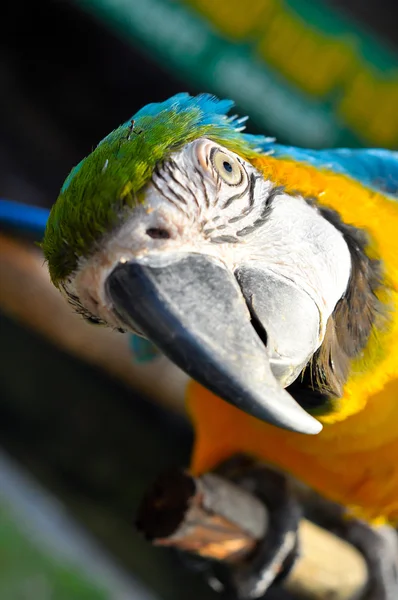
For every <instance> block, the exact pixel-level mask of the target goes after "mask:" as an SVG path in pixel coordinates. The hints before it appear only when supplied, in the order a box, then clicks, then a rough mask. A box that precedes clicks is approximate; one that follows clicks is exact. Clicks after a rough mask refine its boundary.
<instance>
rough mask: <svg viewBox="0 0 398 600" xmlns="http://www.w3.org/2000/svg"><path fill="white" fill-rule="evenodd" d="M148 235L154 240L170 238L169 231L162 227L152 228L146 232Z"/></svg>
mask: <svg viewBox="0 0 398 600" xmlns="http://www.w3.org/2000/svg"><path fill="white" fill-rule="evenodd" d="M146 234H147V235H149V237H151V238H152V239H154V240H168V239H169V238H170V233H169V232H168V231H167V229H161V228H160V227H150V228H149V229H147V230H146Z"/></svg>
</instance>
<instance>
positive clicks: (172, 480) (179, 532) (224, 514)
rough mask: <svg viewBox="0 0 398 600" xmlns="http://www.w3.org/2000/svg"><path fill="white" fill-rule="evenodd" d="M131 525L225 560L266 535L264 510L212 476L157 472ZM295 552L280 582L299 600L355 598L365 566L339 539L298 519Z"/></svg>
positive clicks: (239, 557) (161, 541)
mask: <svg viewBox="0 0 398 600" xmlns="http://www.w3.org/2000/svg"><path fill="white" fill-rule="evenodd" d="M137 527H138V529H139V530H140V531H141V532H142V533H144V535H145V536H146V537H147V538H148V539H149V540H150V541H151V542H152V543H153V544H155V545H158V546H171V547H174V548H177V549H179V550H184V551H188V552H190V553H193V554H196V555H200V556H202V557H206V558H209V559H213V560H217V561H221V562H224V563H229V564H235V565H237V564H239V563H240V562H241V561H244V559H245V558H247V557H248V556H250V555H251V554H252V553H253V551H254V550H255V548H256V545H257V543H258V542H259V540H260V539H262V538H263V537H264V536H266V535H267V530H268V513H267V509H266V507H265V505H264V504H263V503H262V502H260V501H259V500H258V499H257V498H256V497H255V496H253V495H252V494H250V493H248V492H246V491H245V490H243V489H242V488H240V487H239V486H237V485H236V484H234V483H232V482H229V481H227V480H225V479H224V478H222V477H219V476H218V475H214V474H211V473H207V474H205V475H203V476H202V477H200V478H193V477H192V476H191V475H189V474H187V473H170V474H166V475H162V476H161V477H160V478H159V479H158V480H157V481H156V482H155V484H154V486H153V488H152V489H151V490H150V491H149V492H148V494H147V495H146V497H145V498H144V500H143V502H142V504H141V507H140V510H139V514H138V518H137ZM299 537H300V544H301V551H300V555H299V557H298V559H297V560H296V562H295V565H294V567H293V569H292V571H291V572H290V574H289V575H288V577H287V579H286V580H285V581H284V583H283V585H284V587H285V589H287V590H288V591H289V592H291V593H292V594H294V596H295V597H297V598H299V599H302V600H354V599H357V600H358V599H360V598H361V597H362V594H363V593H364V591H365V589H366V586H367V581H368V574H367V567H366V563H365V560H364V559H363V557H362V556H361V555H360V553H359V552H358V551H357V550H356V549H354V548H353V547H352V546H350V545H349V544H348V543H346V542H345V541H343V540H341V539H340V538H338V537H336V536H335V535H333V534H331V533H329V532H326V531H325V530H323V529H321V528H319V527H317V526H316V525H315V524H313V523H311V522H310V521H307V520H305V519H303V520H302V521H301V524H300V528H299Z"/></svg>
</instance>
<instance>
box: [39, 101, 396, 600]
mask: <svg viewBox="0 0 398 600" xmlns="http://www.w3.org/2000/svg"><path fill="white" fill-rule="evenodd" d="M232 106H233V103H232V102H230V101H229V100H217V99H216V98H214V97H213V96H210V95H206V94H203V95H199V96H197V97H191V96H189V95H188V94H178V95H177V96H174V97H172V98H170V99H169V100H167V101H165V102H163V103H159V104H150V105H148V106H146V107H144V108H143V109H141V110H140V111H139V112H138V113H137V114H136V115H135V116H134V117H133V119H132V120H131V121H128V122H127V123H125V124H123V125H122V126H120V127H119V128H118V129H116V130H115V131H113V132H112V133H111V134H109V135H108V136H107V137H106V138H105V139H104V140H102V141H101V142H100V144H99V145H98V146H97V148H96V149H95V150H94V151H93V152H92V153H91V154H90V155H89V156H88V157H87V158H85V159H84V160H83V161H82V162H81V163H80V164H79V165H77V167H75V168H74V169H73V170H72V171H71V173H70V175H69V176H68V178H67V179H66V181H65V183H64V185H63V188H62V190H61V193H60V196H59V198H58V200H57V202H56V203H55V205H54V207H53V209H52V211H51V215H50V218H49V220H48V225H47V229H46V234H45V237H44V242H43V246H42V247H43V251H44V254H45V257H46V260H47V262H48V266H49V270H50V275H51V279H52V281H53V283H54V285H55V286H56V287H57V288H58V289H59V290H60V291H61V293H62V294H63V295H64V296H65V298H66V299H67V300H68V301H69V302H70V303H71V305H72V306H73V308H74V309H75V310H77V311H78V312H80V313H81V314H82V315H83V317H84V318H87V319H89V320H90V321H97V322H101V323H105V324H108V325H109V326H111V327H114V328H118V329H122V330H125V331H129V332H132V333H137V334H139V335H142V336H144V337H146V338H148V339H149V340H151V341H152V342H153V343H154V344H155V345H156V346H157V347H158V348H160V350H161V351H163V352H164V353H165V354H166V355H167V356H169V358H171V359H172V360H173V361H174V362H175V363H176V364H177V365H179V366H180V367H181V368H182V369H183V370H185V371H186V372H187V373H188V374H189V375H190V376H191V377H192V382H191V383H190V385H189V388H188V390H187V400H188V408H189V412H190V414H191V416H192V420H193V424H194V427H195V433H196V442H195V448H194V452H193V456H192V464H191V469H192V471H193V473H195V474H200V473H202V472H204V471H207V470H209V469H212V468H213V467H215V465H217V464H218V463H220V461H223V460H224V459H227V458H228V457H230V456H232V455H233V454H235V453H239V452H245V453H248V454H250V455H253V456H255V457H258V458H260V459H262V460H264V461H266V462H267V463H269V464H271V465H273V466H274V467H277V468H279V469H281V470H283V471H284V472H286V473H289V474H290V475H292V476H294V477H295V478H297V479H299V480H301V481H303V482H305V483H306V484H307V485H308V486H310V487H311V488H313V489H314V490H316V491H317V492H319V493H320V494H321V495H323V496H324V497H325V498H327V499H329V500H332V501H334V502H337V503H339V504H341V505H344V506H345V507H347V508H348V509H349V510H350V512H351V513H352V514H354V515H357V516H359V517H361V518H364V519H366V520H368V521H371V522H372V521H377V520H379V521H380V520H384V521H386V522H389V523H395V522H397V521H398V461H397V456H398V202H397V196H398V153H397V152H392V151H387V150H381V149H367V150H349V149H334V150H305V149H300V148H295V147H288V146H282V145H279V144H277V143H275V142H274V140H272V139H270V138H267V137H263V136H254V135H248V134H245V133H243V129H244V126H243V122H244V119H240V118H238V117H236V116H233V117H229V116H227V113H228V111H229V110H230V109H231V107H232ZM395 590H398V588H395ZM394 593H395V592H394ZM397 594H398V592H397ZM385 597H386V598H387V597H390V596H387V595H386V596H385ZM391 597H392V596H391ZM394 597H395V596H394ZM397 597H398V596H397Z"/></svg>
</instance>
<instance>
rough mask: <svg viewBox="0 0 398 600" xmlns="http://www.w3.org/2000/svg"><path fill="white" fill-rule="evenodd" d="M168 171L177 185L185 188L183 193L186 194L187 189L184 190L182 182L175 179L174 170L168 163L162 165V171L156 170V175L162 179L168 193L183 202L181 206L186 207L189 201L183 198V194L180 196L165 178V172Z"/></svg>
mask: <svg viewBox="0 0 398 600" xmlns="http://www.w3.org/2000/svg"><path fill="white" fill-rule="evenodd" d="M165 170H167V172H168V174H169V176H170V178H171V179H172V180H173V181H174V182H175V183H177V185H180V187H182V188H183V191H184V192H186V191H187V190H186V188H184V187H183V186H181V184H180V182H179V181H178V180H177V179H176V178H175V175H174V173H173V172H172V170H171V169H170V167H169V164H168V163H167V162H166V163H164V164H163V165H162V169H158V168H157V167H156V168H155V170H154V173H155V175H156V176H157V177H158V178H159V179H161V180H162V181H163V183H164V185H165V187H166V189H167V191H168V192H169V194H172V195H173V196H174V198H175V199H176V200H177V201H178V202H181V204H185V206H186V205H187V201H186V199H185V198H184V196H181V194H179V193H178V192H177V191H176V190H175V189H174V188H172V187H171V186H170V182H169V181H168V179H167V178H166V177H165V174H164V171H165Z"/></svg>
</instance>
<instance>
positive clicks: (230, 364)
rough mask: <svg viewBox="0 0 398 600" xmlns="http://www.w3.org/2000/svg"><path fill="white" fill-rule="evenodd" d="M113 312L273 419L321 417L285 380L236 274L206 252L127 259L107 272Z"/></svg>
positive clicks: (293, 424)
mask: <svg viewBox="0 0 398 600" xmlns="http://www.w3.org/2000/svg"><path fill="white" fill-rule="evenodd" d="M106 287H107V293H108V296H109V298H110V300H111V302H112V304H113V310H114V312H115V313H116V314H117V315H118V316H119V318H120V319H121V320H122V321H123V322H124V323H125V324H126V325H127V326H130V327H132V328H133V329H134V328H135V327H137V326H138V328H139V329H140V330H141V331H142V332H143V333H144V334H145V335H146V336H147V337H148V338H149V339H150V340H151V341H152V342H153V343H154V344H156V345H157V346H158V347H159V348H160V349H161V350H162V351H163V352H164V354H165V355H166V356H168V357H169V358H170V359H171V360H172V361H173V362H174V363H176V364H177V365H178V366H179V367H180V368H181V369H183V370H184V371H185V372H186V373H187V374H188V375H190V376H191V377H192V378H194V379H196V380H197V381H199V382H200V383H202V384H203V385H204V386H205V387H207V388H208V389H210V390H211V391H213V392H214V393H216V394H217V395H218V396H220V397H222V398H223V399H224V400H226V401H228V402H230V403H231V404H233V405H234V406H236V407H238V408H240V409H241V410H243V411H245V412H246V413H249V414H250V415H252V416H254V417H257V418H259V419H261V420H263V421H267V422H269V423H272V424H273V425H276V426H279V427H283V428H285V429H290V430H292V431H296V432H299V433H307V434H316V433H318V432H319V431H320V430H321V429H322V425H321V424H320V423H319V422H318V421H316V420H315V419H314V418H313V417H311V416H310V415H309V414H308V413H307V412H306V411H305V410H303V409H302V408H301V406H300V405H299V404H297V402H296V401H295V400H294V399H293V398H292V397H291V396H290V395H289V394H288V393H287V392H286V391H285V390H284V389H283V388H282V387H281V386H280V385H279V383H278V382H277V380H276V379H275V377H274V375H273V374H272V371H271V368H270V362H269V357H268V354H267V349H266V347H265V346H264V344H263V343H262V342H261V340H260V338H259V337H258V335H257V334H256V331H255V329H254V328H253V327H252V325H251V317H250V313H249V310H248V308H247V305H246V302H245V300H244V297H243V295H242V293H241V290H240V288H239V285H238V283H237V281H236V279H235V277H234V275H233V273H231V272H229V271H228V270H227V269H226V268H225V267H224V266H223V265H221V263H219V262H217V261H216V260H215V259H213V258H211V257H208V256H204V255H201V254H194V253H192V254H185V255H181V254H178V255H167V256H165V255H159V256H151V257H147V258H143V259H137V260H136V261H131V262H126V263H120V264H119V265H118V266H116V267H115V269H114V270H113V271H112V272H111V274H110V275H109V276H108V279H107V282H106Z"/></svg>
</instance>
